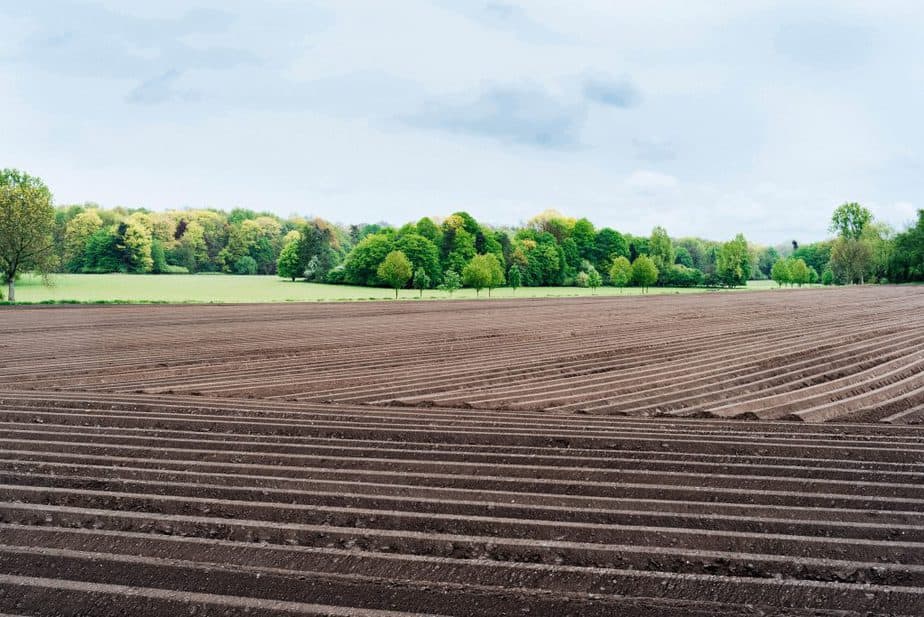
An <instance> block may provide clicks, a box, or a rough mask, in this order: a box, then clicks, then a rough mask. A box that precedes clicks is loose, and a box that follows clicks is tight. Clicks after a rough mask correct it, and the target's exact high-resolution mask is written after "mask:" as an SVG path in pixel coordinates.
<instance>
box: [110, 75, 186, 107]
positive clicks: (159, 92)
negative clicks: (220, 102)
mask: <svg viewBox="0 0 924 617" xmlns="http://www.w3.org/2000/svg"><path fill="white" fill-rule="evenodd" d="M180 76H181V73H180V71H177V70H176V69H170V70H169V71H167V72H165V73H162V74H160V75H158V76H156V77H152V78H151V79H148V80H146V81H143V82H141V83H140V84H138V85H137V86H135V88H133V89H132V90H131V92H129V93H128V96H126V97H125V100H127V101H128V102H129V103H137V104H140V105H155V104H158V103H166V102H168V101H171V100H175V99H182V100H193V99H195V98H197V97H196V96H195V94H194V93H192V92H190V91H180V90H177V89H176V88H175V87H174V86H175V84H176V81H177V80H178V79H179V78H180Z"/></svg>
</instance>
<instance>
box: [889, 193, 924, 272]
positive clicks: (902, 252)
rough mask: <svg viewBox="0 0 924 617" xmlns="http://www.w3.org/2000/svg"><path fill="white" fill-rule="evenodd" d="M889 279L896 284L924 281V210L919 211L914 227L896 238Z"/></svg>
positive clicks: (890, 262)
mask: <svg viewBox="0 0 924 617" xmlns="http://www.w3.org/2000/svg"><path fill="white" fill-rule="evenodd" d="M889 277H890V278H891V280H893V281H895V282H907V281H924V210H918V221H917V223H916V224H915V225H914V226H913V227H909V228H908V229H907V230H906V231H904V232H902V233H900V234H898V235H897V236H895V240H894V251H893V252H892V256H891V258H890V260H889Z"/></svg>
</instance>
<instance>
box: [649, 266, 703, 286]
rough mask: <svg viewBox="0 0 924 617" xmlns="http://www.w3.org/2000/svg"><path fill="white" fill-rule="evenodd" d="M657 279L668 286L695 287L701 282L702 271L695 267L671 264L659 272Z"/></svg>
mask: <svg viewBox="0 0 924 617" xmlns="http://www.w3.org/2000/svg"><path fill="white" fill-rule="evenodd" d="M659 279H660V281H661V284H662V285H666V286H668V287H696V286H698V285H702V284H703V273H702V272H700V271H699V270H697V269H696V268H688V267H687V266H684V265H682V264H673V265H671V266H670V267H669V268H667V269H666V270H665V271H664V272H661V273H659Z"/></svg>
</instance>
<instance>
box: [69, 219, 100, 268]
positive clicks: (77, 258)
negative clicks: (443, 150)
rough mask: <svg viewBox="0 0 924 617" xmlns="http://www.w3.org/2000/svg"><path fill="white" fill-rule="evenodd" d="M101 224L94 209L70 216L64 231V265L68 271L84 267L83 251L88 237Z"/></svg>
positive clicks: (96, 230)
mask: <svg viewBox="0 0 924 617" xmlns="http://www.w3.org/2000/svg"><path fill="white" fill-rule="evenodd" d="M102 226H103V219H101V218H100V217H99V214H98V213H97V212H96V210H87V211H85V212H81V213H80V214H78V215H76V216H75V217H74V218H72V219H71V220H70V221H69V222H68V223H67V227H66V229H65V232H64V266H65V269H66V270H67V271H68V272H80V271H81V270H82V269H83V267H84V251H85V250H86V248H87V242H88V241H89V240H90V237H91V236H93V234H95V233H96V232H98V231H99V230H100V229H101V228H102Z"/></svg>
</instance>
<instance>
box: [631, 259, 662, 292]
mask: <svg viewBox="0 0 924 617" xmlns="http://www.w3.org/2000/svg"><path fill="white" fill-rule="evenodd" d="M657 280H658V267H657V266H656V265H655V263H654V261H653V260H652V259H651V258H650V257H648V256H647V255H639V256H638V258H636V260H635V261H634V262H633V263H632V282H633V283H635V284H636V285H638V286H639V287H642V288H643V289H645V291H647V290H648V288H649V287H651V286H652V285H654V284H655V282H657Z"/></svg>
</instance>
